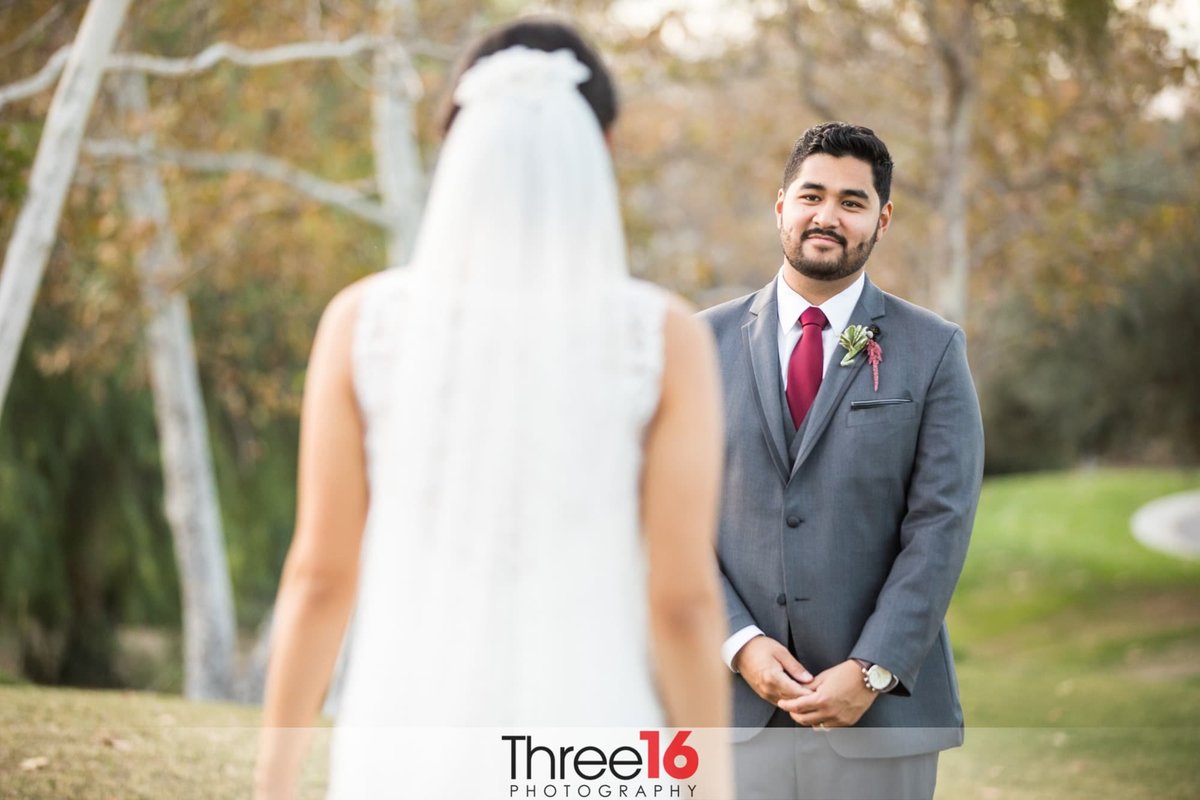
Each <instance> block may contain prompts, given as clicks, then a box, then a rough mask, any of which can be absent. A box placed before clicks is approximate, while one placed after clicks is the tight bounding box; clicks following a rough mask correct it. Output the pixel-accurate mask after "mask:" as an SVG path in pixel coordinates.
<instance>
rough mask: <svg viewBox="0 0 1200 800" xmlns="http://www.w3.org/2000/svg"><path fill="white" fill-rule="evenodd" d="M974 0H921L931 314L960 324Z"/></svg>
mask: <svg viewBox="0 0 1200 800" xmlns="http://www.w3.org/2000/svg"><path fill="white" fill-rule="evenodd" d="M973 5H974V3H973V2H972V0H955V2H953V3H942V2H938V0H922V13H923V17H924V20H925V25H926V28H927V29H928V32H929V39H930V44H931V45H932V48H933V57H932V58H931V59H930V83H931V87H932V89H933V96H934V102H933V104H932V106H931V108H930V140H931V141H932V142H933V145H934V154H933V156H934V166H935V173H936V180H935V198H936V201H935V211H934V214H933V215H932V216H931V218H930V236H931V242H932V245H933V254H934V255H933V259H932V264H931V271H930V280H931V281H932V284H933V285H932V286H931V290H932V292H931V294H932V297H933V298H934V308H935V310H936V311H937V312H938V313H939V314H941V315H942V316H944V317H946V318H947V319H950V320H953V321H955V322H958V323H965V322H966V319H967V312H968V308H967V306H968V289H969V285H968V280H969V278H970V272H971V247H970V239H969V228H968V226H969V222H970V214H969V212H970V208H969V206H968V203H967V188H966V187H967V170H968V168H969V166H970V160H971V142H972V134H973V130H974V121H975V97H976V94H977V91H978V89H977V76H976V73H975V69H974V58H975V55H974V54H975V52H976V50H977V46H976V41H977V39H978V35H977V31H976V30H975V21H974V8H973Z"/></svg>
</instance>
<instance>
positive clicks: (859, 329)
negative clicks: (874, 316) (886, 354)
mask: <svg viewBox="0 0 1200 800" xmlns="http://www.w3.org/2000/svg"><path fill="white" fill-rule="evenodd" d="M879 334H880V331H879V326H878V325H851V326H850V327H848V328H846V330H844V331H842V335H841V336H839V337H838V344H840V345H841V346H842V347H844V348H846V355H844V356H843V357H842V366H843V367H849V366H851V365H852V364H853V363H854V361H855V359H857V358H858V354H859V353H861V352H862V351H863V350H866V351H867V363H868V364H870V365H871V377H872V378H873V379H874V382H875V391H877V392H878V391H879V364H880V362H881V361H883V349H882V348H881V347H880V346H879Z"/></svg>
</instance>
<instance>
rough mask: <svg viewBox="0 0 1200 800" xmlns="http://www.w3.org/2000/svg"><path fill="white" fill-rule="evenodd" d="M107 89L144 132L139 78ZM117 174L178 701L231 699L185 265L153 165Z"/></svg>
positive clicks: (218, 542) (227, 608) (227, 616)
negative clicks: (175, 579)
mask: <svg viewBox="0 0 1200 800" xmlns="http://www.w3.org/2000/svg"><path fill="white" fill-rule="evenodd" d="M110 87H111V89H112V93H113V96H114V98H115V100H116V107H117V109H118V110H119V112H120V114H121V117H122V118H123V119H124V120H125V125H124V127H126V128H127V129H131V130H138V129H144V125H142V124H140V123H141V120H143V119H144V118H145V116H146V114H147V113H148V112H149V101H148V100H147V96H146V77H145V76H144V75H142V74H141V73H137V72H126V73H121V74H118V75H114V76H113V77H112V78H110ZM138 139H139V144H140V145H141V146H143V147H146V148H152V147H153V144H154V143H153V141H152V139H153V136H152V134H150V133H147V132H143V133H141V134H140V135H139V137H138ZM121 177H122V181H121V191H122V199H123V202H124V204H125V206H126V208H127V210H128V212H129V214H130V216H131V217H133V218H134V219H135V220H138V221H139V222H144V223H145V224H146V226H147V230H148V231H149V233H150V236H149V240H148V243H147V244H146V246H145V247H144V248H142V249H141V251H140V252H139V253H138V255H137V265H138V272H139V274H140V278H141V289H142V300H143V302H144V304H145V306H146V311H147V316H148V324H147V329H146V346H147V351H148V354H149V357H150V378H151V386H152V390H153V394H154V414H155V418H156V419H157V422H158V435H159V447H160V450H161V454H162V468H163V485H164V487H165V491H166V500H165V507H166V514H167V522H168V524H169V525H170V528H171V536H172V539H173V541H174V545H175V547H174V550H175V563H176V566H177V569H178V571H179V584H180V588H181V591H182V593H183V642H184V645H183V655H184V695H185V696H186V697H188V698H189V699H194V700H207V699H232V698H233V696H234V659H235V653H236V648H237V635H236V631H237V627H236V619H235V616H234V604H233V587H232V584H231V582H230V579H229V561H228V558H227V557H226V554H225V538H224V533H223V531H222V529H221V514H220V505H219V502H218V498H217V488H216V480H215V477H214V472H213V464H212V456H211V451H210V444H209V439H208V425H207V422H206V420H205V415H204V397H203V395H202V394H201V391H200V377H199V372H198V370H197V367H196V354H195V349H194V347H193V339H192V327H191V321H190V317H189V314H188V307H187V300H186V298H185V297H184V295H183V294H182V293H181V292H179V291H177V290H176V289H175V287H174V282H175V281H176V280H178V278H179V276H180V275H181V274H182V272H183V270H182V268H181V266H182V263H183V259H182V256H181V255H180V251H179V242H178V240H177V239H176V238H175V233H174V231H173V230H172V228H171V220H170V211H169V207H168V205H167V195H166V191H165V189H164V187H163V184H162V180H161V178H160V177H159V174H158V171H157V168H156V167H154V166H152V165H150V164H147V163H139V162H130V163H129V164H127V165H126V166H125V167H124V168H123V170H122V176H121Z"/></svg>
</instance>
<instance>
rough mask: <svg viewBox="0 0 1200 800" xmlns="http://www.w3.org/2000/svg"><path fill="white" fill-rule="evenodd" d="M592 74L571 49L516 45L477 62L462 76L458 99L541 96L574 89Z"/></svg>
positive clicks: (474, 99) (456, 94)
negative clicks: (534, 47)
mask: <svg viewBox="0 0 1200 800" xmlns="http://www.w3.org/2000/svg"><path fill="white" fill-rule="evenodd" d="M591 74H592V73H591V70H589V69H588V68H587V67H586V66H584V65H583V64H582V63H580V61H579V60H578V59H577V58H575V55H574V53H572V52H571V51H570V50H566V49H563V50H555V51H554V52H546V51H545V50H532V49H530V48H528V47H524V46H522V45H516V46H514V47H509V48H506V49H504V50H501V51H499V52H498V53H493V54H492V55H489V56H484V57H483V58H481V59H479V60H478V61H477V62H475V64H474V65H472V66H471V68H470V69H468V70H467V71H466V72H464V73H463V75H462V77H461V78H460V79H459V82H458V88H457V89H456V90H455V92H454V99H455V101H456V102H457V103H458V104H459V105H460V106H466V105H468V104H470V103H472V102H474V101H476V100H479V99H480V98H487V97H496V96H512V95H518V96H522V97H527V98H529V99H537V98H538V97H541V96H543V95H544V94H545V93H546V92H547V91H548V90H552V89H555V88H563V89H572V90H574V89H575V87H577V86H578V85H579V84H581V83H583V82H584V81H586V80H587V79H588V78H589V77H591Z"/></svg>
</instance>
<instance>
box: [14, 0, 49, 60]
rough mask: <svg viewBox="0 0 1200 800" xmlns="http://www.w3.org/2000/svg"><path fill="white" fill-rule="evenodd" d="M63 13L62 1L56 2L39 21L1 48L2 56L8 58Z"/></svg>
mask: <svg viewBox="0 0 1200 800" xmlns="http://www.w3.org/2000/svg"><path fill="white" fill-rule="evenodd" d="M62 13H63V7H62V3H55V4H54V5H53V6H51V7H50V10H49V11H47V12H46V13H45V14H42V16H41V17H40V18H39V19H38V21H37V22H35V23H33V24H32V25H30V26H29V27H28V28H26V29H25V30H24V31H23V32H22V33H21V35H20V36H18V37H17V38H16V39H13V40H12V41H11V42H9V43H8V44H7V45H5V46H4V47H2V48H0V58H8V57H9V56H11V55H12V54H13V53H15V52H17V51H18V50H20V49H21V48H22V47H24V46H25V45H27V44H29V42H30V41H32V40H33V39H34V38H36V37H37V36H38V34H40V33H41V32H42V31H44V30H46V28H48V27H50V26H51V25H52V24H53V23H54V21H55V20H57V19H58V18H59V17H61V16H62Z"/></svg>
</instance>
